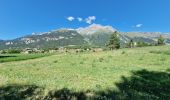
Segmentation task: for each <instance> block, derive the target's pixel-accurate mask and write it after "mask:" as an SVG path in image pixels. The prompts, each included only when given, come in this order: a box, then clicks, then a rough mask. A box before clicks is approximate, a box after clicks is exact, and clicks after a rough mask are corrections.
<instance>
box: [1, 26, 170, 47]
mask: <svg viewBox="0 0 170 100" xmlns="http://www.w3.org/2000/svg"><path fill="white" fill-rule="evenodd" d="M115 31H117V30H116V29H114V28H113V27H111V26H102V25H99V24H92V25H90V26H88V27H85V28H78V29H59V30H55V31H50V32H43V33H34V34H32V35H28V36H24V37H20V38H17V39H13V40H0V49H9V48H13V49H24V48H43V49H44V48H57V47H65V46H82V45H90V46H98V47H103V46H105V45H106V44H107V43H108V40H109V38H110V35H111V34H112V33H113V32H115ZM119 33H120V34H119V36H120V40H121V46H124V44H125V43H127V42H129V41H130V40H131V39H133V40H134V41H136V42H137V41H143V42H148V43H154V42H156V41H157V38H158V37H159V36H160V35H162V36H163V37H164V38H165V39H166V43H167V44H170V34H161V33H158V32H119Z"/></svg>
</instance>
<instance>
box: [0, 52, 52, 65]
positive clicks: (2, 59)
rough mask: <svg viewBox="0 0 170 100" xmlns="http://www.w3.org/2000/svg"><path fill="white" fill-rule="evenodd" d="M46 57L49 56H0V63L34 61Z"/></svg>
mask: <svg viewBox="0 0 170 100" xmlns="http://www.w3.org/2000/svg"><path fill="white" fill-rule="evenodd" d="M48 55H49V54H0V63H3V62H12V61H20V60H28V59H35V58H40V57H45V56H48Z"/></svg>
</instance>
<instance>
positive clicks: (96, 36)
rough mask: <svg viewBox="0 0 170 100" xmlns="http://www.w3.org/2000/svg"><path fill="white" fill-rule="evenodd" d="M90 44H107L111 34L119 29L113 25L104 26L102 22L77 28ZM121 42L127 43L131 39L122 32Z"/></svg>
mask: <svg viewBox="0 0 170 100" xmlns="http://www.w3.org/2000/svg"><path fill="white" fill-rule="evenodd" d="M76 30H77V32H79V33H80V34H81V35H82V36H83V37H84V38H85V40H86V41H88V43H89V44H91V45H95V46H105V45H106V43H107V42H108V40H109V38H110V35H111V34H112V33H113V32H115V31H117V30H116V29H114V28H113V27H112V26H102V25H100V24H92V25H90V26H89V27H85V28H78V29H76ZM120 40H121V43H122V44H124V43H126V42H127V41H128V40H129V39H127V37H126V36H125V35H121V34H120Z"/></svg>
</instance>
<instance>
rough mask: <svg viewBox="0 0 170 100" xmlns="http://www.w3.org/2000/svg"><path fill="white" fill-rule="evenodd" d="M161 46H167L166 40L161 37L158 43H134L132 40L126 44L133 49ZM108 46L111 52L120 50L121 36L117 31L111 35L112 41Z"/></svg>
mask: <svg viewBox="0 0 170 100" xmlns="http://www.w3.org/2000/svg"><path fill="white" fill-rule="evenodd" d="M160 45H165V39H164V38H163V37H162V36H161V35H160V37H159V38H158V40H157V43H147V42H144V41H137V42H134V41H133V39H131V40H130V41H129V43H127V44H126V47H128V48H133V47H144V46H160ZM107 46H108V47H109V48H110V50H113V49H119V48H120V39H119V34H118V32H117V31H116V32H114V33H112V34H111V37H110V40H109V43H108V44H107Z"/></svg>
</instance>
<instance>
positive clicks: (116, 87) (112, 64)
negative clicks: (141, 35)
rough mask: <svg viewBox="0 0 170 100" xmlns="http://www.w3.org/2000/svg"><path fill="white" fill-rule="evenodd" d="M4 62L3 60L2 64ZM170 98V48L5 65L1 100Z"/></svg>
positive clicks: (0, 70) (71, 55)
mask: <svg viewBox="0 0 170 100" xmlns="http://www.w3.org/2000/svg"><path fill="white" fill-rule="evenodd" d="M2 59H5V58H0V61H2ZM11 97H12V98H13V99H45V100H46V99H49V100H50V99H55V98H57V99H64V100H65V99H71V100H72V99H73V100H75V99H100V100H107V99H111V100H112V99H116V100H117V99H118V100H122V99H129V100H131V99H135V100H139V99H140V100H141V99H142V100H143V99H149V100H157V99H158V100H168V99H170V46H160V47H159V46H158V47H144V48H132V49H120V50H114V51H103V52H84V53H64V54H55V55H52V56H48V57H43V58H37V59H29V60H24V61H16V62H15V61H13V62H5V63H0V99H2V98H5V99H9V98H11Z"/></svg>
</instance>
